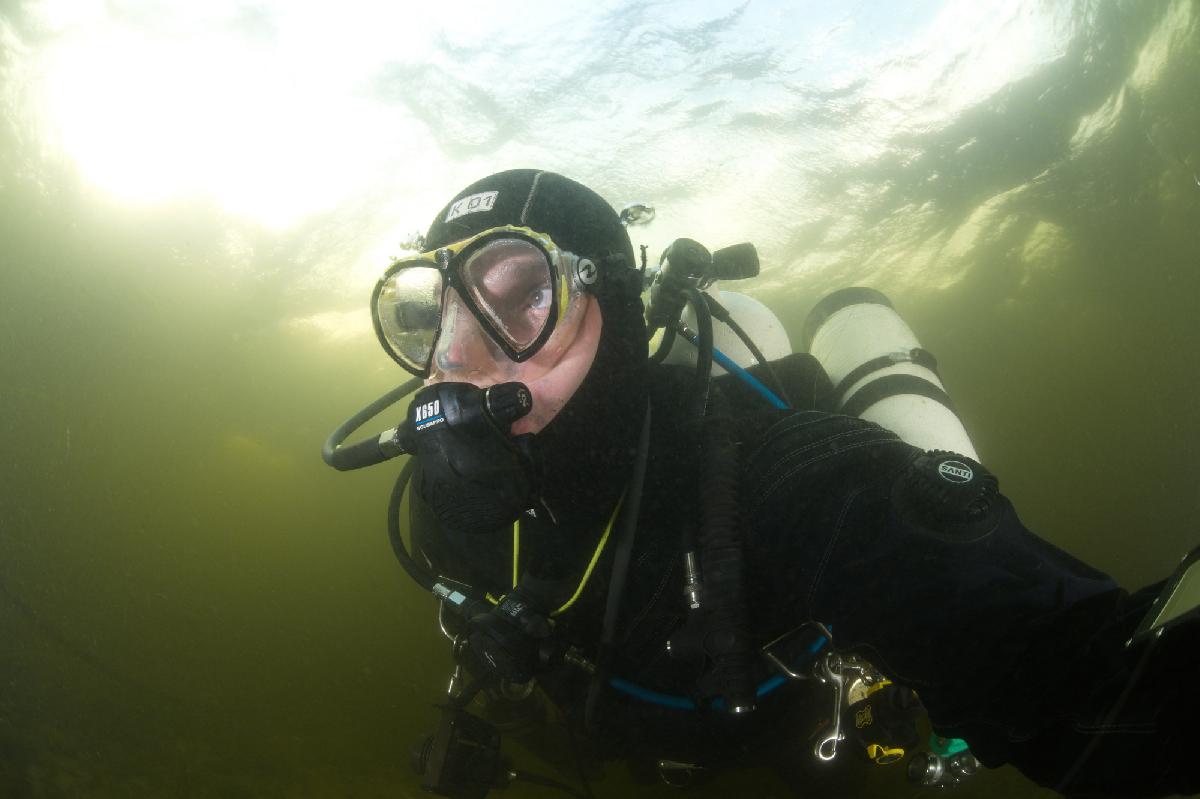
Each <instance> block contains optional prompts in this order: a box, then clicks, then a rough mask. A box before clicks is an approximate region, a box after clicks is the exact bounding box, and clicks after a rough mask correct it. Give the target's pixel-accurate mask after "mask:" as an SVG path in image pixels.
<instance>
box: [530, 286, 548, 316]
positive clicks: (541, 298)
mask: <svg viewBox="0 0 1200 799" xmlns="http://www.w3.org/2000/svg"><path fill="white" fill-rule="evenodd" d="M551 296H552V295H551V292H550V286H549V285H546V284H543V285H541V286H538V287H537V288H535V289H533V290H532V291H530V292H529V297H528V299H527V300H526V307H528V309H529V310H531V311H544V310H546V309H547V308H549V307H550V298H551Z"/></svg>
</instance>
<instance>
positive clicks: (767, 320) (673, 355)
mask: <svg viewBox="0 0 1200 799" xmlns="http://www.w3.org/2000/svg"><path fill="white" fill-rule="evenodd" d="M708 293H709V294H715V295H716V298H717V302H719V303H721V305H723V306H725V309H726V310H727V311H729V316H730V317H731V318H732V319H733V321H735V322H737V323H738V325H739V326H740V327H741V328H742V330H744V331H745V332H746V335H748V336H749V337H750V340H751V341H753V342H754V344H755V346H757V347H758V348H759V350H761V351H762V354H763V357H764V358H766V359H767V360H768V361H775V360H778V359H780V358H783V357H785V356H787V355H791V354H792V342H791V340H790V339H789V338H788V334H787V331H786V330H784V329H783V323H782V322H780V321H779V317H777V316H776V315H775V314H774V313H773V312H772V311H771V309H770V308H768V307H767V306H765V305H763V304H762V303H761V302H759V301H758V300H756V299H754V298H753V297H748V296H746V295H745V294H738V293H737V292H736V291H713V290H710V291H709V292H708ZM682 319H683V323H684V324H686V325H687V326H688V327H690V328H691V329H692V330H695V329H696V312H695V311H694V310H693V309H692V306H691V304H688V306H687V307H686V308H685V309H684V311H683V317H682ZM713 347H714V348H716V349H718V350H720V351H721V352H723V353H725V354H726V355H728V356H729V357H730V359H732V360H733V362H734V363H736V364H737V365H738V366H740V367H742V368H743V369H749V368H750V367H751V366H753V365H754V364H756V363H757V361H756V360H755V359H754V356H753V355H752V354H751V353H750V349H749V348H748V347H747V346H746V345H745V344H743V343H742V340H741V339H740V338H738V336H737V334H736V333H734V332H733V330H732V329H731V328H730V327H729V326H728V325H726V324H724V323H723V322H721V321H720V320H717V319H713ZM663 362H664V363H670V364H682V365H688V366H695V365H696V348H695V347H694V346H693V345H692V344H691V342H689V341H687V340H685V339H684V338H683V337H682V336H676V337H675V341H674V343H673V344H672V345H671V351H670V352H669V353H667V357H666V358H665V359H664V361H663ZM712 373H713V375H714V376H716V375H723V374H725V370H724V369H723V368H721V365H720V364H718V363H716V362H715V361H714V362H713V367H712Z"/></svg>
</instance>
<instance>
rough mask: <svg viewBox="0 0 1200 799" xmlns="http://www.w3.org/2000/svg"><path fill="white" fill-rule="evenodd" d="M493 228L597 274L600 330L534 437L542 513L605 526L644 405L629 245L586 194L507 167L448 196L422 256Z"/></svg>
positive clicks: (643, 354) (636, 277)
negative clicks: (544, 244) (532, 238)
mask: <svg viewBox="0 0 1200 799" xmlns="http://www.w3.org/2000/svg"><path fill="white" fill-rule="evenodd" d="M500 225H519V226H523V227H528V228H531V229H533V230H536V231H538V232H540V233H545V234H547V235H549V236H550V237H551V238H552V239H553V240H554V242H555V244H557V245H558V246H560V247H562V248H564V249H566V250H569V251H570V252H572V253H574V254H576V255H579V256H584V257H587V258H589V259H591V260H592V261H593V262H594V263H595V264H596V265H597V266H598V267H599V280H598V281H597V283H596V285H595V286H594V287H593V293H594V294H595V295H596V297H597V299H598V301H599V306H600V315H601V319H602V322H603V324H602V331H601V335H600V342H599V345H598V348H597V351H596V357H595V360H594V361H593V363H592V367H591V369H590V370H589V371H588V373H587V375H586V377H585V378H584V380H583V383H582V384H581V385H580V386H579V388H578V390H576V392H575V394H574V395H573V396H572V397H571V398H570V400H568V402H567V404H566V405H565V406H564V407H563V408H562V410H560V411H559V412H558V414H557V415H556V416H555V417H554V419H553V420H552V421H551V422H550V424H549V425H547V426H546V428H545V429H544V430H542V431H541V432H540V433H538V434H537V435H536V436H535V437H534V453H535V456H536V462H537V467H538V472H539V474H538V486H539V494H540V496H541V498H542V500H543V504H544V506H545V507H546V508H548V509H549V511H550V513H551V514H552V516H553V518H554V521H555V522H556V523H557V524H558V525H560V526H572V527H574V526H580V525H588V526H590V525H593V524H596V523H597V522H598V521H600V520H603V519H605V518H607V514H608V513H609V512H611V510H612V507H613V504H614V503H615V502H616V499H617V497H619V496H620V494H621V492H622V491H623V490H624V487H625V484H626V483H627V482H628V479H629V474H630V471H631V467H632V464H633V461H634V456H635V454H636V448H637V438H638V432H639V431H640V428H641V421H642V416H643V414H644V409H645V407H646V397H647V393H648V389H647V369H648V364H647V342H646V326H645V322H644V320H643V308H642V301H641V275H640V273H639V272H638V271H637V268H636V267H637V264H636V261H635V259H634V253H633V245H632V243H631V242H630V240H629V235H628V234H627V233H626V231H625V227H624V225H622V224H621V220H620V218H619V217H618V216H617V213H616V211H614V210H613V208H612V206H610V205H609V204H608V203H607V202H606V201H605V200H604V199H603V198H602V197H600V195H598V194H596V193H595V192H594V191H592V190H591V189H589V188H587V187H586V186H584V185H582V184H580V183H577V182H575V181H573V180H570V179H569V178H565V177H563V176H562V175H558V174H555V173H553V172H542V171H538V170H534V169H513V170H508V171H505V172H499V173H497V174H494V175H490V176H488V177H486V178H483V179H482V180H478V181H476V182H475V183H472V184H471V185H470V186H467V187H466V188H465V189H463V190H462V191H460V192H459V193H458V194H456V195H455V196H454V198H453V199H452V200H450V202H448V203H447V204H446V206H445V207H444V208H442V210H441V211H440V212H438V215H437V217H436V218H435V219H434V221H433V224H431V225H430V227H429V231H428V233H427V234H426V236H425V248H426V249H427V250H433V249H436V248H438V247H442V246H445V245H447V244H451V243H453V242H455V241H459V240H461V239H464V238H466V237H468V236H471V235H474V234H476V233H479V232H481V231H484V230H487V229H489V228H493V227H498V226H500ZM543 515H544V514H543ZM543 521H547V520H545V519H543Z"/></svg>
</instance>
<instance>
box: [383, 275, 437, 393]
mask: <svg viewBox="0 0 1200 799" xmlns="http://www.w3.org/2000/svg"><path fill="white" fill-rule="evenodd" d="M441 305H442V275H441V273H440V272H438V270H437V269H435V268H433V267H431V266H422V265H414V266H407V267H402V268H400V269H398V270H397V271H396V272H394V273H393V274H391V275H390V276H389V277H386V278H384V282H383V285H382V286H381V287H380V290H379V293H378V295H377V296H376V300H375V309H374V311H375V319H376V322H377V323H378V325H379V327H380V330H381V332H382V333H383V338H384V341H385V342H386V343H387V346H388V347H389V348H390V349H391V351H392V354H393V355H395V356H396V357H397V358H398V359H400V361H401V363H403V364H404V365H406V366H407V367H409V368H410V369H411V370H413V371H415V372H421V371H423V370H424V369H425V368H426V367H427V366H428V365H429V356H430V354H431V353H432V352H433V342H434V339H435V338H436V337H437V331H438V323H439V321H440V319H441Z"/></svg>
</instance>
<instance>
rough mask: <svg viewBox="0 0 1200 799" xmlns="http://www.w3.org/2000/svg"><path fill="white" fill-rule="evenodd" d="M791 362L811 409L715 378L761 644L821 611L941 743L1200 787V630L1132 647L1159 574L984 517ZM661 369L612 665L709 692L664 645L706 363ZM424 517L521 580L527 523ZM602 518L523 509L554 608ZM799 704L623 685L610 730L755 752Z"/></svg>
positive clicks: (1153, 785) (680, 619) (565, 693)
mask: <svg viewBox="0 0 1200 799" xmlns="http://www.w3.org/2000/svg"><path fill="white" fill-rule="evenodd" d="M778 367H779V369H780V370H781V371H782V372H783V373H784V375H785V377H784V380H785V382H786V383H788V384H789V385H790V387H791V391H790V393H791V395H792V399H793V400H794V401H795V402H796V404H797V405H798V406H799V407H802V408H805V410H797V411H788V412H784V411H775V410H771V409H764V408H763V405H764V403H763V402H762V401H761V400H760V399H758V398H757V397H755V396H754V395H753V394H751V393H750V392H749V391H748V390H746V389H745V388H744V387H743V386H742V384H740V383H737V382H733V381H731V380H729V379H723V380H721V381H718V384H719V388H718V390H719V391H720V392H721V395H722V399H721V402H719V403H716V404H715V405H714V408H715V409H716V410H717V412H718V414H719V415H723V416H724V423H726V424H728V425H730V426H731V429H732V430H734V431H735V437H736V439H737V441H738V445H739V446H738V473H739V489H738V491H739V493H738V496H739V505H740V508H739V510H740V522H741V525H742V530H743V537H744V553H745V568H746V571H745V586H746V593H747V600H748V607H749V614H748V630H747V634H748V635H749V637H750V640H751V642H752V643H753V644H754V645H756V646H757V645H761V644H762V643H764V642H766V641H768V640H771V639H772V638H774V637H776V636H778V635H779V634H780V633H782V632H784V631H787V630H790V629H793V628H795V627H796V626H797V625H798V624H800V623H801V622H805V621H810V620H812V621H820V622H822V623H824V624H827V625H829V626H830V627H831V628H832V629H833V631H834V642H835V646H836V647H837V649H838V650H839V651H842V652H850V653H854V654H859V655H861V656H863V657H864V658H866V659H867V660H869V661H870V662H871V663H872V664H873V665H874V666H875V667H877V668H878V669H879V670H880V671H881V672H883V673H884V674H885V675H886V676H887V677H889V678H891V679H892V680H894V681H895V682H897V683H899V684H902V685H905V686H908V687H910V688H912V689H914V690H915V691H916V692H917V694H918V695H919V697H920V700H921V702H922V703H923V704H924V706H925V708H926V710H927V712H928V714H929V717H930V720H931V722H932V725H933V727H934V729H935V730H936V731H937V732H938V734H939V735H943V736H946V737H959V738H963V739H965V740H966V741H967V742H968V744H969V745H970V748H971V751H972V752H973V753H974V754H975V755H976V756H977V757H978V758H979V759H980V761H982V762H983V763H984V765H987V766H998V765H1001V764H1003V763H1011V764H1013V765H1015V766H1016V767H1017V768H1019V769H1020V770H1021V771H1023V772H1024V773H1025V774H1026V775H1028V776H1029V777H1030V778H1032V779H1033V780H1035V781H1037V782H1038V783H1040V784H1043V785H1047V786H1050V787H1053V788H1056V789H1057V790H1060V791H1062V792H1065V793H1067V794H1070V795H1113V796H1141V795H1146V796H1154V795H1158V796H1161V795H1167V794H1170V793H1191V792H1195V791H1200V769H1196V768H1194V767H1193V766H1192V765H1191V764H1190V763H1189V755H1190V753H1191V749H1192V748H1193V746H1194V744H1196V743H1197V741H1198V736H1197V733H1196V729H1197V728H1196V726H1195V724H1193V723H1192V718H1194V717H1196V714H1197V713H1198V712H1200V700H1198V698H1197V697H1198V696H1200V686H1198V685H1197V682H1196V677H1197V676H1200V675H1198V674H1197V653H1198V651H1200V643H1198V642H1200V631H1198V630H1197V629H1196V625H1192V626H1191V627H1190V628H1187V627H1182V628H1177V629H1176V630H1175V631H1174V632H1173V633H1172V634H1171V635H1169V636H1165V637H1164V638H1163V639H1162V640H1161V641H1159V642H1158V644H1157V645H1156V647H1155V648H1154V649H1153V650H1152V651H1148V652H1147V650H1146V648H1145V647H1135V648H1133V649H1127V648H1126V647H1125V642H1126V640H1127V639H1128V638H1129V637H1130V635H1131V633H1132V632H1133V630H1134V628H1135V627H1136V625H1137V623H1138V622H1139V621H1140V620H1141V618H1142V617H1143V616H1144V615H1145V613H1146V610H1147V609H1148V607H1149V604H1150V602H1151V601H1152V600H1153V598H1154V596H1156V595H1157V592H1158V589H1159V588H1160V586H1150V587H1148V588H1147V589H1145V590H1143V591H1140V592H1138V593H1135V594H1132V595H1131V594H1129V593H1128V592H1126V591H1125V590H1123V589H1121V588H1120V587H1119V586H1117V585H1116V584H1115V583H1114V581H1113V580H1112V579H1111V578H1109V577H1108V576H1106V575H1104V574H1102V573H1100V572H1098V571H1097V570H1095V569H1093V568H1090V567H1089V566H1087V565H1086V564H1084V563H1082V562H1080V561H1078V560H1076V559H1075V558H1073V557H1071V556H1070V555H1068V554H1066V553H1065V552H1063V551H1061V550H1060V549H1058V548H1056V547H1054V546H1053V545H1051V544H1049V543H1047V542H1046V541H1043V540H1042V539H1040V538H1038V537H1037V536H1035V535H1034V534H1032V533H1031V532H1029V531H1028V530H1027V529H1025V527H1024V526H1023V525H1022V524H1021V522H1020V520H1019V519H1018V518H1017V515H1016V513H1015V511H1014V510H1013V508H1012V506H1011V505H1010V503H1009V502H1008V501H1007V500H1006V499H1005V498H1004V497H1003V496H1002V495H1000V494H999V493H997V492H996V491H995V490H991V491H990V492H989V491H987V490H981V491H979V492H976V494H977V496H975V499H976V500H978V501H977V502H975V503H974V504H972V505H971V506H970V508H969V511H970V512H969V513H968V512H967V504H966V503H961V502H958V500H956V498H955V496H954V495H952V494H949V495H944V493H943V492H942V491H941V487H940V484H939V483H938V481H937V479H936V477H937V476H936V475H931V474H929V473H928V470H929V468H930V466H929V463H930V461H929V459H927V458H925V459H922V458H921V457H920V456H921V455H922V453H921V452H919V451H918V450H916V449H915V448H914V447H912V446H910V445H908V444H905V443H904V442H902V441H900V440H899V439H898V438H897V437H896V436H895V435H894V434H892V433H890V432H888V431H886V430H884V429H882V428H880V427H879V426H877V425H874V424H871V423H869V422H865V421H862V420H860V419H857V418H852V417H846V416H840V415H836V414H832V413H829V412H827V411H826V410H821V406H822V405H823V398H824V397H825V396H826V395H827V394H826V393H827V391H828V381H827V380H826V378H825V377H824V374H823V372H821V370H820V367H819V366H818V365H816V363H815V362H814V361H812V360H811V359H810V358H808V356H791V357H790V358H789V359H785V361H783V362H781V363H780V364H779V365H778ZM653 382H654V384H653V388H652V391H651V396H652V401H653V420H654V422H653V428H652V430H653V432H652V437H651V448H650V461H649V468H648V474H647V478H646V488H645V497H644V499H643V504H642V510H641V514H640V515H639V524H638V528H637V534H636V536H637V537H636V540H635V544H634V555H633V558H632V562H631V567H630V572H629V578H628V583H627V590H626V592H625V596H624V598H623V602H622V613H621V616H620V621H619V625H618V636H617V639H616V640H617V644H618V646H617V652H616V657H615V660H614V661H613V668H612V673H613V674H616V675H619V676H620V677H622V678H625V679H628V680H631V681H633V682H635V683H639V684H642V685H645V686H647V687H650V688H653V689H655V690H658V691H663V692H667V693H673V694H683V695H691V696H695V695H696V692H697V688H696V684H697V679H698V678H699V677H700V671H701V666H700V665H699V664H698V663H696V662H694V661H692V660H690V659H688V658H687V657H686V656H685V657H683V658H680V657H678V656H677V654H678V652H676V655H672V654H670V653H668V651H667V650H668V647H667V641H668V640H672V638H673V637H675V638H678V637H679V636H680V635H681V630H682V629H683V628H684V625H685V620H686V619H687V614H688V611H687V607H686V603H685V600H684V594H683V569H682V566H681V563H682V552H683V549H684V545H683V541H684V540H685V536H686V534H688V533H689V525H690V526H691V528H690V531H691V532H693V533H694V526H695V525H696V524H697V523H698V520H697V511H696V508H697V505H698V501H697V493H698V480H699V477H698V469H697V462H698V460H699V458H700V453H699V451H698V448H697V446H696V445H695V437H696V433H697V431H696V428H695V426H694V425H692V424H690V423H689V422H688V421H686V419H685V418H684V417H685V415H686V411H685V410H684V409H685V407H686V397H687V394H688V392H689V391H690V387H691V376H690V372H688V371H684V370H675V369H668V368H659V369H657V370H655V379H654V381H653ZM580 467H581V468H582V469H586V461H585V460H581V462H580ZM923 470H924V471H923ZM976 471H977V472H978V473H977V474H976V477H975V479H976V480H981V479H984V476H985V475H986V472H982V470H978V469H977V470H976ZM418 479H419V478H418ZM976 488H978V486H976ZM984 488H985V489H986V486H984ZM956 502H957V503H958V504H956ZM413 522H414V525H415V526H414V530H415V531H416V538H415V541H416V544H417V546H418V548H419V549H420V550H421V551H422V552H423V553H424V554H425V556H426V557H428V558H429V559H430V560H431V562H433V563H434V564H435V565H437V566H438V567H439V571H441V573H443V574H447V575H449V576H452V577H457V578H460V579H462V580H463V581H465V582H468V583H470V584H472V585H475V586H476V587H478V588H481V589H486V590H489V591H493V592H497V593H500V592H503V591H505V590H507V589H508V587H509V585H508V580H509V579H510V574H511V569H512V561H511V543H510V537H509V536H508V535H506V534H504V533H503V532H502V533H500V534H498V535H496V536H492V537H488V538H487V539H486V540H481V538H480V537H478V536H476V537H474V538H472V539H469V540H464V539H463V538H461V537H456V536H455V535H454V534H453V533H451V532H445V531H440V530H438V529H437V527H436V524H435V523H434V522H433V521H432V519H431V517H430V515H429V514H428V511H427V509H423V508H422V504H421V503H420V502H416V503H414V511H413ZM602 528H603V520H598V521H597V524H596V526H595V527H593V528H589V529H588V530H584V531H579V533H578V534H577V535H572V534H571V533H569V532H568V531H564V530H561V529H559V528H556V527H554V526H552V525H548V524H544V523H541V524H539V523H537V522H536V521H533V520H527V521H526V522H523V523H522V533H521V537H522V544H521V547H522V552H528V553H529V554H528V555H527V556H525V555H523V561H525V560H527V561H528V562H529V563H530V566H529V571H530V582H531V583H539V581H540V584H541V585H543V586H544V585H550V586H553V585H555V579H556V578H561V588H558V589H553V588H552V589H548V590H549V593H550V595H551V596H550V598H548V600H547V604H554V602H555V601H557V600H556V598H554V597H553V593H554V591H555V590H558V591H559V592H560V595H561V594H562V593H564V592H565V593H566V594H569V593H570V591H571V590H573V589H574V587H575V585H576V584H577V582H578V578H579V574H580V573H581V572H582V568H583V565H584V564H585V563H586V562H587V560H588V558H589V556H590V555H591V552H592V550H593V547H594V546H595V542H596V540H597V537H598V535H599V533H600V530H601V529H602ZM609 550H610V551H611V547H610V548H609ZM610 561H611V558H610V552H606V554H605V557H604V558H602V559H601V561H600V564H599V566H598V568H597V570H596V572H595V574H594V575H593V577H592V579H591V582H590V583H589V585H588V586H587V589H586V590H585V592H584V594H583V595H582V597H581V599H580V600H579V602H578V603H576V605H575V606H574V607H572V608H571V610H570V611H568V612H567V613H566V614H564V616H563V617H562V618H561V619H560V623H559V630H560V633H561V634H562V635H564V636H565V637H567V638H568V639H569V640H570V641H571V642H572V643H574V644H575V645H577V646H578V647H579V648H580V649H581V650H583V651H584V652H589V647H594V645H595V642H596V641H597V640H598V638H599V635H600V620H601V617H602V614H603V609H604V599H605V594H606V589H607V586H608V579H609V571H610V568H609V567H610ZM533 572H537V573H536V574H534V573H533ZM524 579H525V578H522V583H523V585H524ZM679 648H680V647H678V646H677V647H675V649H676V650H678V649H679ZM763 674H764V675H766V674H769V671H768V670H767V669H766V666H765V665H764V671H763ZM540 681H541V683H542V685H543V687H544V688H545V689H546V691H547V693H549V694H550V695H551V696H552V697H553V698H554V699H555V700H556V701H558V702H560V703H561V704H562V705H563V706H565V707H567V708H568V709H569V708H571V707H573V706H578V704H579V702H580V700H581V698H582V695H583V693H584V692H585V691H586V687H587V678H586V675H583V674H580V673H577V672H574V671H572V670H571V669H569V668H566V667H561V668H558V669H556V670H554V671H552V672H551V673H548V674H545V675H543V676H542V677H541V680H540ZM789 696H790V697H791V698H792V699H793V700H795V699H796V697H797V694H796V693H794V692H793V693H792V694H789V692H788V691H787V690H784V689H781V690H780V691H778V692H776V693H775V694H773V695H768V696H766V697H764V698H763V699H762V700H761V702H760V707H759V709H758V710H757V711H756V712H755V713H754V714H751V716H752V719H748V720H736V721H734V720H730V719H728V718H725V717H723V715H722V714H720V713H715V712H710V713H701V712H689V711H682V710H675V709H670V708H662V707H657V706H653V705H648V704H646V703H643V702H640V701H638V700H634V699H630V698H629V697H626V696H623V695H621V694H619V693H617V692H614V691H608V692H606V694H605V698H604V703H603V705H602V712H601V714H600V717H601V724H600V736H601V737H602V738H603V737H605V733H607V736H608V742H609V746H608V747H607V751H608V752H609V753H615V754H621V755H629V756H644V757H650V758H659V757H669V758H672V759H677V760H687V761H689V762H696V761H697V760H701V761H705V762H707V761H716V760H719V759H721V758H722V757H723V756H729V755H731V754H734V753H737V752H739V751H744V750H751V749H753V746H754V745H755V744H754V743H753V742H754V741H756V740H761V738H760V737H758V736H759V734H760V733H762V732H763V731H764V730H768V731H769V730H770V729H771V727H772V725H779V724H786V723H794V716H791V715H789V712H788V710H787V706H788V704H789ZM806 701H809V702H811V701H812V695H811V693H810V694H808V695H807V700H806ZM789 720H793V721H789ZM800 756H801V757H803V756H804V755H803V754H801V755H800Z"/></svg>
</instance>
